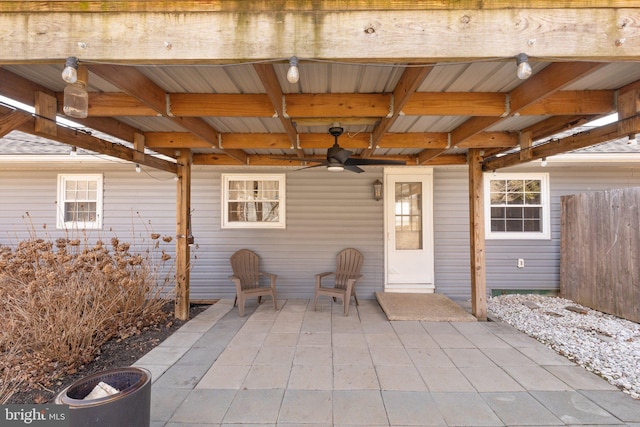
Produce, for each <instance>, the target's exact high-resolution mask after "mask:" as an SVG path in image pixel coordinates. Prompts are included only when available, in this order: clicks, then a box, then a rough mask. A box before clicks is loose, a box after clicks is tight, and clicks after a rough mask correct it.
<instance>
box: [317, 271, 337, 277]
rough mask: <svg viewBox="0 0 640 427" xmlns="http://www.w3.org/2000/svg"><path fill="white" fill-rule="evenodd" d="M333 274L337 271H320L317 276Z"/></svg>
mask: <svg viewBox="0 0 640 427" xmlns="http://www.w3.org/2000/svg"><path fill="white" fill-rule="evenodd" d="M331 274H335V273H334V272H333V271H326V272H324V273H318V274H316V278H323V277H326V276H329V275H331Z"/></svg>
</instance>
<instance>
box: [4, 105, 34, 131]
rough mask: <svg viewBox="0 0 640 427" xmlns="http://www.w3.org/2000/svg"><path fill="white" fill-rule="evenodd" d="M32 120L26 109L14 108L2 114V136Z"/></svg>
mask: <svg viewBox="0 0 640 427" xmlns="http://www.w3.org/2000/svg"><path fill="white" fill-rule="evenodd" d="M29 120H31V114H29V113H27V112H26V111H21V110H13V111H10V112H8V113H5V114H3V115H2V116H0V138H2V137H3V136H5V135H6V134H8V133H9V132H11V131H12V130H15V129H17V128H19V127H20V126H22V125H23V124H25V123H26V122H28V121H29Z"/></svg>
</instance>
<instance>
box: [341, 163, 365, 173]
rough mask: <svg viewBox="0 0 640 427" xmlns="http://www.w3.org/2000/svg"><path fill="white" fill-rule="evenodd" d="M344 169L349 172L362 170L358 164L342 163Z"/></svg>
mask: <svg viewBox="0 0 640 427" xmlns="http://www.w3.org/2000/svg"><path fill="white" fill-rule="evenodd" d="M344 169H345V170H348V171H349V172H355V173H361V172H364V170H363V169H360V168H359V167H358V166H356V165H344Z"/></svg>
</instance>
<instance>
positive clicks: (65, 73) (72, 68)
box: [62, 56, 78, 84]
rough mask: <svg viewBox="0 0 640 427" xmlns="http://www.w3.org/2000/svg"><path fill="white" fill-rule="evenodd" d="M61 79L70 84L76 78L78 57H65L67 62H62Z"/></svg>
mask: <svg viewBox="0 0 640 427" xmlns="http://www.w3.org/2000/svg"><path fill="white" fill-rule="evenodd" d="M62 80H64V81H65V82H67V83H70V84H73V83H75V82H76V81H77V80H78V58H76V57H75V56H70V57H68V58H67V62H65V64H64V70H62Z"/></svg>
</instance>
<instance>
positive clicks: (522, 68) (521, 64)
mask: <svg viewBox="0 0 640 427" xmlns="http://www.w3.org/2000/svg"><path fill="white" fill-rule="evenodd" d="M516 65H517V70H516V75H517V76H518V78H519V79H520V80H526V79H528V78H529V77H531V73H532V72H533V71H532V70H531V65H530V64H529V57H528V56H527V54H526V53H519V54H518V55H517V56H516Z"/></svg>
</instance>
